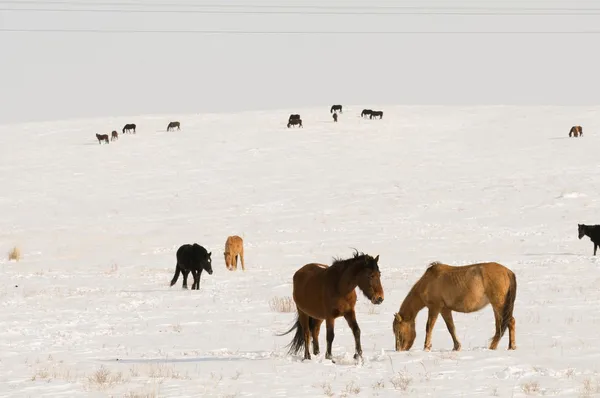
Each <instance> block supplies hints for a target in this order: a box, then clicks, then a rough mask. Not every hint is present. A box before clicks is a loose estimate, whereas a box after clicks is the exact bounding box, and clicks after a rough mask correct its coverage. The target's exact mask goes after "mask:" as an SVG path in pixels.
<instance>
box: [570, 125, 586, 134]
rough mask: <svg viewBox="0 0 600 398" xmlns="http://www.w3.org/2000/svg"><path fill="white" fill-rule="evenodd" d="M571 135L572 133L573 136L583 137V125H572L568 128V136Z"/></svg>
mask: <svg viewBox="0 0 600 398" xmlns="http://www.w3.org/2000/svg"><path fill="white" fill-rule="evenodd" d="M571 134H572V135H574V136H575V137H578V136H581V137H583V127H581V126H573V127H571V130H569V137H570V136H571Z"/></svg>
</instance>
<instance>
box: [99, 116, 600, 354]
mask: <svg viewBox="0 0 600 398" xmlns="http://www.w3.org/2000/svg"><path fill="white" fill-rule="evenodd" d="M330 112H331V114H332V115H333V119H334V122H337V119H338V112H339V113H342V105H333V106H332V107H331V109H330ZM367 116H368V117H369V118H370V119H373V118H377V117H379V118H380V119H381V118H382V117H383V112H382V111H373V110H371V109H363V111H362V112H361V117H367ZM296 125H297V126H299V127H303V125H302V118H301V117H300V115H298V114H291V115H290V117H289V119H288V123H287V127H288V128H289V127H291V126H296ZM175 128H177V129H178V130H180V123H179V122H178V121H175V122H170V123H169V124H168V126H167V131H171V130H174V129H175ZM129 131H133V133H134V134H135V132H136V125H135V124H126V125H125V126H124V127H123V129H122V133H123V134H125V133H126V132H129ZM571 136H574V137H578V136H583V129H582V127H581V126H573V127H572V128H571V130H570V131H569V137H571ZM96 138H97V139H98V141H99V142H100V143H102V142H103V141H104V142H106V143H108V142H109V141H108V140H109V136H108V134H96ZM115 139H118V134H117V132H116V131H113V132H112V137H111V140H115ZM584 236H589V237H590V239H591V240H592V242H593V243H594V255H596V249H597V247H599V246H600V225H585V224H578V237H579V239H582V238H583V237H584ZM223 256H224V260H225V266H226V268H227V269H228V270H230V271H235V270H237V261H238V258H239V259H240V262H241V266H242V270H244V271H245V270H246V268H245V264H244V248H243V239H242V238H241V237H239V236H237V235H233V236H229V237H227V240H226V242H225V250H224V252H223ZM203 271H206V272H207V273H208V274H209V275H212V274H213V269H212V252H209V251H208V250H207V249H206V248H204V247H203V246H200V245H198V244H197V243H193V244H184V245H182V246H181V247H179V249H178V250H177V252H176V265H175V274H174V276H173V278H172V280H171V283H170V286H173V285H174V284H175V283H177V280H178V278H179V275H180V274H181V275H183V284H182V287H183V288H184V289H187V279H188V276H189V273H190V272H191V273H192V277H193V282H192V290H199V289H200V277H201V274H202V272H203ZM292 283H293V286H292V297H293V300H294V303H295V305H296V312H297V313H296V319H295V321H294V323H293V325H292V327H291V328H290V329H289V330H288V331H286V332H284V333H282V334H277V336H284V335H287V334H289V333H292V332H294V335H293V337H292V341H291V342H290V343H289V344H288V346H287V347H288V353H289V354H298V353H299V352H300V351H301V350H302V349H304V357H303V358H304V359H303V360H305V359H308V360H310V359H311V355H310V342H311V340H312V352H313V355H319V353H320V349H319V333H320V329H321V325H322V324H323V322H325V327H326V341H327V348H326V351H325V358H326V359H331V360H332V361H333V358H332V352H331V347H332V343H333V339H334V336H335V334H334V325H335V320H336V319H337V318H340V317H344V319H345V320H346V322H347V324H348V326H349V327H350V329H351V330H352V334H353V336H354V343H355V354H354V359H356V360H358V359H360V358H362V345H361V339H360V335H361V331H360V327H359V325H358V321H357V319H356V311H355V306H356V301H357V295H356V288H357V287H358V289H359V290H360V291H361V292H362V293H363V295H364V296H365V297H366V298H367V299H368V300H369V301H370V302H371V303H372V304H374V305H379V304H381V303H383V300H384V289H383V285H382V283H381V271H380V268H379V255H377V256H375V257H373V256H371V255H369V254H364V253H359V252H358V251H357V250H355V253H354V255H353V256H352V257H350V258H348V259H334V261H333V263H332V264H331V265H327V264H321V263H309V264H305V265H303V266H302V267H300V268H299V269H298V270H297V271H296V272H295V273H294V274H293V277H292ZM516 295H517V278H516V276H515V274H514V272H513V271H512V270H510V269H509V268H507V267H506V266H504V265H502V264H499V263H497V262H484V263H475V264H469V265H462V266H454V265H448V264H443V263H440V262H433V263H431V264H429V266H428V267H427V269H426V270H425V272H424V273H423V275H422V276H421V277H420V278H419V279H418V280H417V281H416V282H415V283H414V285H413V286H412V288H411V289H410V290H409V292H408V294H407V295H406V297H405V298H404V300H403V301H402V303H401V305H400V309H399V311H398V312H397V313H394V314H393V322H392V332H393V335H394V343H395V349H396V351H408V350H410V349H411V347H412V346H413V344H414V341H415V338H416V325H415V323H416V322H415V320H416V317H417V314H418V313H419V312H420V311H421V310H422V309H424V308H425V307H426V308H427V309H428V316H427V323H426V326H425V341H424V350H426V351H429V350H431V346H432V344H431V336H432V332H433V327H434V325H435V323H436V320H437V318H438V316H439V315H441V316H442V319H443V320H444V322H445V324H446V327H447V329H448V332H449V334H450V337H451V338H452V342H453V345H454V347H453V350H454V351H459V350H460V349H461V344H460V341H459V340H458V338H457V336H456V330H455V326H454V320H453V317H452V312H453V311H454V312H460V313H473V312H477V311H480V310H482V309H483V308H485V307H487V306H488V305H491V306H492V309H493V313H494V319H495V328H494V335H493V337H492V339H491V342H490V345H489V349H491V350H495V349H497V347H498V344H499V342H500V340H501V338H502V337H503V336H504V334H505V332H506V330H507V329H508V331H509V338H508V349H509V350H515V349H516V348H517V346H516V341H515V335H516V321H515V318H514V316H513V310H514V305H515V300H516Z"/></svg>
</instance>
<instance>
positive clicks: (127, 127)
mask: <svg viewBox="0 0 600 398" xmlns="http://www.w3.org/2000/svg"><path fill="white" fill-rule="evenodd" d="M130 130H133V133H134V134H135V124H134V123H129V124H126V125H125V126H123V134H125V132H126V131H130Z"/></svg>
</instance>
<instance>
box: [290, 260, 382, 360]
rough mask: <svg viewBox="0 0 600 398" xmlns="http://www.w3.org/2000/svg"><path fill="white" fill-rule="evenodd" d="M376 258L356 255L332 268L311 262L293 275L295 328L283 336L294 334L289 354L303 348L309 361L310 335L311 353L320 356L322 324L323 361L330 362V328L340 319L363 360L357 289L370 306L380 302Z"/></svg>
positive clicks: (379, 281)
mask: <svg viewBox="0 0 600 398" xmlns="http://www.w3.org/2000/svg"><path fill="white" fill-rule="evenodd" d="M378 261H379V256H377V257H375V258H373V257H371V256H370V255H368V254H363V253H358V252H356V253H355V254H354V256H353V257H352V258H349V259H346V260H341V259H334V262H333V264H332V265H331V266H328V265H325V264H317V263H310V264H306V265H304V266H303V267H302V268H300V269H299V270H298V271H296V272H295V273H294V277H293V297H294V302H295V303H296V308H297V310H298V315H297V318H296V322H295V323H294V326H292V328H291V329H290V330H288V331H287V332H285V333H283V334H280V335H279V336H284V335H286V334H288V333H291V332H292V331H294V330H295V331H296V334H295V335H294V338H293V339H292V341H291V343H290V344H289V345H288V347H289V353H290V354H297V353H298V352H299V351H300V350H301V349H302V347H304V359H310V352H309V347H308V346H309V342H310V337H311V335H312V342H313V354H314V355H319V331H320V329H321V324H322V323H323V321H325V324H326V326H327V351H326V353H325V358H326V359H331V345H332V343H333V336H334V333H333V327H334V323H335V319H336V318H339V317H340V316H343V317H344V318H345V319H346V322H348V326H350V329H352V334H353V335H354V343H355V348H356V353H355V354H354V358H355V359H358V358H362V347H361V344H360V328H359V327H358V323H357V322H356V313H355V312H354V306H355V305H356V291H355V289H356V287H357V286H358V288H359V289H360V290H361V291H362V292H363V294H364V295H365V296H366V297H367V298H368V299H369V300H370V301H371V303H373V304H381V303H382V302H383V287H382V286H381V280H380V277H381V272H380V271H379V265H378Z"/></svg>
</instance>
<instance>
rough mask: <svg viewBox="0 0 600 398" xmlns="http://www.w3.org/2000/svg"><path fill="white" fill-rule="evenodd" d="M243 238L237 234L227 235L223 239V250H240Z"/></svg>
mask: <svg viewBox="0 0 600 398" xmlns="http://www.w3.org/2000/svg"><path fill="white" fill-rule="evenodd" d="M243 245H244V240H243V239H242V238H241V237H240V236H238V235H232V236H228V237H227V240H226V241H225V251H226V252H227V251H241V249H242V247H243Z"/></svg>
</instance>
